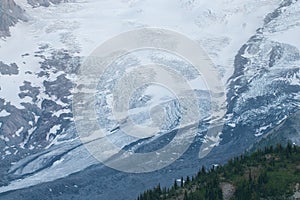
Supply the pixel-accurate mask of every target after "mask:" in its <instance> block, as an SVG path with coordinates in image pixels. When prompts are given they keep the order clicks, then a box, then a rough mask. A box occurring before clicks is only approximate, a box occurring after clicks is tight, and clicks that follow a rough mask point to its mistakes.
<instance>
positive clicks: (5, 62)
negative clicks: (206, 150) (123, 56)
mask: <svg viewBox="0 0 300 200" xmlns="http://www.w3.org/2000/svg"><path fill="white" fill-rule="evenodd" d="M15 2H16V3H17V4H18V5H20V6H21V7H22V9H25V11H26V16H27V18H28V22H19V23H17V24H16V25H15V26H14V27H12V28H11V29H10V32H11V37H7V38H3V39H2V40H1V41H0V147H1V148H0V159H1V166H0V175H1V176H2V177H4V178H3V179H1V180H0V184H1V185H7V186H3V187H0V192H5V191H10V190H15V189H19V188H23V187H28V186H31V185H36V184H38V183H42V182H47V181H53V180H56V179H58V178H61V177H65V176H68V175H69V174H72V173H75V172H78V171H81V170H84V169H85V168H86V167H88V166H90V165H93V164H97V161H96V160H95V159H94V158H93V157H91V156H89V154H88V152H87V151H86V150H85V149H84V147H83V146H82V144H81V143H80V142H79V139H78V138H77V135H76V131H75V127H74V123H73V115H72V88H73V87H74V78H75V77H76V73H77V72H78V69H79V67H80V63H81V62H82V61H83V59H84V58H85V57H86V56H88V55H89V54H90V53H91V52H92V51H93V50H94V49H95V48H96V47H97V46H99V45H100V44H101V43H102V42H104V41H106V40H107V39H109V38H111V37H112V36H114V35H117V34H119V33H121V32H124V31H128V30H133V29H136V28H141V27H161V28H167V29H171V30H174V31H178V32H180V33H183V34H185V35H187V36H188V37H190V38H191V39H193V40H195V41H197V42H198V43H199V45H201V46H202V47H203V48H204V49H205V50H206V52H207V53H208V55H209V56H210V58H211V59H212V61H213V63H214V64H215V65H216V67H217V68H218V70H219V73H220V76H221V77H222V81H223V82H224V85H225V86H226V87H227V105H228V106H227V107H228V111H227V116H226V119H228V122H227V124H226V126H225V128H224V130H223V132H222V135H218V136H216V137H215V138H208V137H205V134H204V133H203V131H204V130H205V128H206V122H207V121H201V122H203V124H204V125H203V126H200V128H199V135H198V139H197V142H198V143H201V142H206V141H207V140H211V141H213V142H214V144H213V145H214V146H218V145H219V146H218V147H216V148H217V149H218V148H219V150H216V151H213V152H212V155H211V156H212V157H214V155H213V153H215V155H217V153H218V152H219V151H221V150H222V151H223V150H224V149H225V150H224V151H225V154H226V153H227V154H228V156H227V157H230V155H232V154H234V153H238V152H242V151H243V150H244V149H245V148H247V147H248V146H247V145H251V144H252V143H253V142H254V141H255V140H256V139H257V138H258V137H259V136H261V135H263V134H264V133H266V132H267V131H269V130H270V129H272V127H274V126H276V124H279V123H280V122H281V121H282V120H283V119H284V118H286V117H288V116H289V114H290V113H293V112H294V111H296V110H298V109H299V76H300V75H299V64H300V63H299V57H300V56H299V48H300V43H299V40H298V38H297V36H298V35H299V33H300V30H299V29H300V25H299V23H300V14H299V13H300V7H299V6H300V3H299V1H292V0H284V1H281V0H245V1H241V0H219V1H217V2H215V1H206V0H199V1H197V0H175V1H174V0H167V1H161V0H152V1H150V0H123V1H109V0H101V1H100V0H68V1H56V0H54V1H41V0H38V1H37V0H28V1H27V0H15ZM45 6H46V7H45ZM0 25H1V24H0ZM160 56H161V55H160ZM156 59H160V62H165V63H168V62H171V61H168V59H167V58H165V57H163V58H161V57H158V58H156ZM205 78H206V77H204V79H205ZM193 84H194V85H195V88H194V89H198V90H199V91H198V92H199V96H200V97H201V98H202V100H203V101H205V103H203V104H201V106H199V109H200V110H201V109H202V110H201V111H203V112H206V111H207V110H208V109H209V108H210V107H209V94H208V91H207V88H205V87H203V85H202V82H201V81H200V82H199V81H196V82H194V83H193ZM102 89H103V88H102ZM153 90H155V92H153ZM157 90H158V89H157V88H156V89H153V88H152V90H151V88H150V89H149V90H146V91H142V93H141V94H140V95H142V96H143V97H144V98H145V99H144V100H145V102H146V103H145V102H144V104H140V105H137V104H136V102H135V103H133V104H132V106H131V108H132V110H131V113H133V115H134V116H135V119H136V120H139V121H140V122H142V123H144V122H145V123H147V119H148V116H147V115H146V114H145V115H144V113H145V112H144V111H145V109H146V108H145V106H149V105H150V106H154V107H155V106H158V105H163V104H164V103H166V102H165V97H169V98H170V99H169V101H168V102H167V103H166V104H165V106H169V107H170V110H169V111H170V113H168V116H170V117H169V118H168V119H166V122H165V123H164V125H165V126H164V128H165V132H166V133H168V132H170V133H172V130H174V127H172V125H174V122H176V120H177V118H178V117H180V116H179V113H180V109H179V106H178V105H176V102H175V103H174V101H172V98H171V96H172V95H169V94H168V92H166V91H162V92H157ZM162 93H163V94H162ZM101 94H103V93H101ZM99 98H102V97H99ZM103 98H104V97H103ZM162 99H164V101H162ZM133 102H134V100H133ZM136 108H142V109H141V110H138V109H136ZM100 109H103V111H105V110H106V109H108V108H105V107H100ZM143 109H144V110H143ZM104 116H105V115H104ZM143 117H144V118H143ZM106 119H107V118H106V117H103V118H102V122H101V123H104V124H105V125H106V126H107V127H105V128H107V129H113V127H114V126H115V124H111V122H109V121H105V120H106ZM202 119H203V120H206V119H207V116H205V115H204V116H203V118H202ZM143 120H144V121H143ZM199 120H201V119H199ZM245 130H246V131H245ZM241 133H243V134H241ZM220 134H221V133H220ZM111 137H113V138H111V139H112V140H113V141H115V143H116V144H118V145H120V146H121V147H126V148H130V149H133V150H135V151H137V152H139V151H145V150H149V149H150V150H152V149H155V146H157V145H158V143H159V142H158V141H159V140H160V139H162V141H163V138H164V137H161V138H158V139H157V138H154V139H152V140H149V141H144V143H142V144H143V145H144V146H143V145H140V146H139V145H136V144H135V143H134V142H135V140H131V139H130V138H129V137H125V138H124V137H123V135H118V134H112V136H111ZM165 137H167V136H165ZM221 140H222V141H221ZM232 141H234V142H232ZM130 143H132V144H130ZM233 143H234V145H233V146H234V148H236V150H235V151H234V152H229V151H232V150H231V149H230V145H232V144H233ZM139 144H140V143H139ZM163 144H164V143H163ZM159 145H162V144H159ZM222 145H224V149H223V146H222ZM198 150H199V149H198ZM225 158H226V156H224V159H225ZM188 159H191V162H192V161H193V160H192V159H194V158H192V157H188ZM197 159H198V157H196V158H195V160H197ZM222 159H223V158H222ZM222 159H221V158H220V160H222ZM207 162H208V163H206V164H210V163H209V161H207ZM2 163H3V164H2ZM177 164H178V165H181V163H180V162H179V163H177ZM182 165H183V164H182ZM173 167H174V166H173ZM170 170H172V169H170ZM176 173H177V172H174V174H173V176H175V174H176ZM170 176H171V175H170ZM171 177H172V176H171Z"/></svg>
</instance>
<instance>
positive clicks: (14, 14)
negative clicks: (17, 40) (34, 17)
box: [0, 0, 27, 37]
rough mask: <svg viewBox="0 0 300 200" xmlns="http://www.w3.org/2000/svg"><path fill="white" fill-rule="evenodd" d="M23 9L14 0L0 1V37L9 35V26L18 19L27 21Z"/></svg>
mask: <svg viewBox="0 0 300 200" xmlns="http://www.w3.org/2000/svg"><path fill="white" fill-rule="evenodd" d="M24 13H25V11H24V10H23V9H22V8H21V7H20V6H18V5H17V4H16V3H15V2H14V0H1V1H0V37H6V36H10V33H9V27H11V26H14V25H15V24H16V23H17V22H18V21H19V20H21V21H27V18H26V16H25V14H24Z"/></svg>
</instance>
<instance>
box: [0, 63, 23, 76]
mask: <svg viewBox="0 0 300 200" xmlns="http://www.w3.org/2000/svg"><path fill="white" fill-rule="evenodd" d="M18 73H19V68H18V66H17V64H16V63H12V64H10V65H7V64H5V63H3V62H1V61H0V74H2V75H17V74H18Z"/></svg>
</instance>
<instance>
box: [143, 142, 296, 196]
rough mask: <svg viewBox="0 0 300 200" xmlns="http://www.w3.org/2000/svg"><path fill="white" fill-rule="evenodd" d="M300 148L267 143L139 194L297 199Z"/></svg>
mask: <svg viewBox="0 0 300 200" xmlns="http://www.w3.org/2000/svg"><path fill="white" fill-rule="evenodd" d="M299 158H300V148H299V147H297V146H292V145H291V144H288V145H287V147H285V148H283V147H282V146H281V145H277V146H276V147H273V146H271V147H266V148H265V149H264V150H259V151H256V152H254V153H252V154H251V155H247V156H241V157H236V158H234V159H232V160H230V161H229V163H227V164H226V165H224V166H218V167H216V168H213V169H211V170H209V171H206V170H205V169H204V168H202V170H201V171H199V172H198V174H197V175H196V176H193V177H192V178H187V179H183V178H182V179H179V180H175V183H174V185H173V187H172V188H170V189H166V188H163V189H162V188H161V187H160V186H157V187H155V188H154V189H152V190H148V191H146V192H144V193H143V194H141V195H140V196H139V197H138V200H144V199H156V200H159V199H170V200H171V199H174V200H175V199H178V200H179V199H183V200H193V199H208V200H209V199H211V200H216V199H240V200H243V199H245V200H246V199H261V198H263V199H296V198H297V197H298V198H299V194H300V188H299V181H300V159H299Z"/></svg>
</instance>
